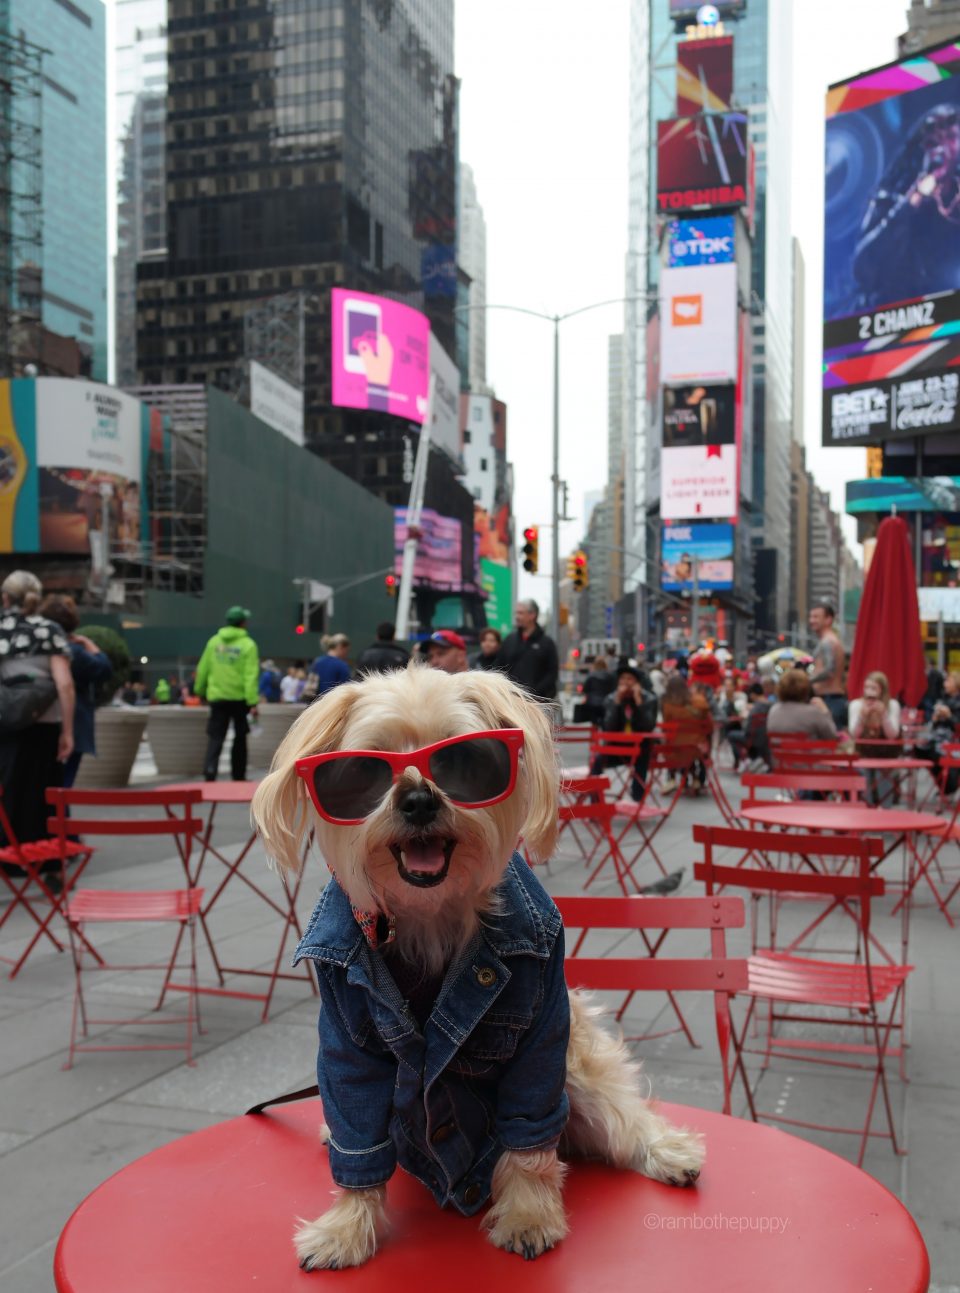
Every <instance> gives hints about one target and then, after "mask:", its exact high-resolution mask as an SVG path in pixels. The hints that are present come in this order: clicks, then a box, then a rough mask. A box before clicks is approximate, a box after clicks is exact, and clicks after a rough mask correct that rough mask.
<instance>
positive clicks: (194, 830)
mask: <svg viewBox="0 0 960 1293" xmlns="http://www.w3.org/2000/svg"><path fill="white" fill-rule="evenodd" d="M47 802H48V803H50V804H52V805H53V807H54V809H55V816H53V817H52V818H51V819H50V827H51V831H52V833H53V835H54V836H55V837H56V839H57V841H58V842H59V843H61V845H62V847H63V848H64V850H66V847H67V844H68V842H69V836H70V835H73V834H76V833H78V832H80V833H82V834H83V835H111V836H137V837H142V836H151V837H168V838H169V839H170V841H171V843H172V844H174V846H175V847H176V851H177V854H178V858H179V862H180V864H181V865H182V866H183V869H184V874H185V875H189V865H190V850H191V846H192V844H193V841H194V839H195V838H196V837H197V836H198V835H199V834H200V832H201V831H202V830H203V819H202V818H201V817H199V816H197V815H195V813H194V809H196V808H197V807H198V806H199V805H200V804H201V802H202V798H201V792H200V790H199V789H195V790H183V789H180V790H73V789H71V790H48V791H47ZM78 807H86V808H98V809H104V808H119V809H122V810H127V811H125V812H124V813H123V814H122V815H119V816H116V817H77V816H73V817H70V816H68V815H67V814H68V811H69V810H70V809H71V808H78ZM143 808H152V809H154V810H156V815H154V816H150V817H132V816H130V815H129V810H130V809H143ZM202 900H203V890H202V889H197V888H190V887H187V888H178V889H150V890H142V889H141V890H118V889H87V888H83V889H79V888H75V887H74V888H73V889H72V891H71V893H70V895H69V898H68V900H67V903H66V906H65V909H64V914H65V917H66V921H67V929H68V931H69V934H70V948H71V952H72V953H73V966H74V979H75V992H74V999H73V1012H72V1017H71V1021H70V1050H69V1054H68V1057H67V1062H66V1064H65V1065H64V1068H67V1069H69V1068H71V1067H72V1066H73V1057H74V1055H75V1054H76V1053H77V1052H80V1051H127V1050H130V1051H157V1050H183V1051H185V1052H186V1056H187V1063H188V1064H192V1063H193V1030H194V1023H195V1022H196V1024H197V1027H198V1028H199V1011H198V1008H197V994H196V988H197V945H196V925H197V914H198V912H199V911H200V906H201V903H202ZM101 921H103V922H115V921H124V922H140V923H150V924H153V923H164V924H167V923H169V924H173V925H175V926H176V936H175V939H174V944H173V950H172V952H171V953H170V957H169V959H168V960H167V961H165V962H162V963H159V964H158V963H144V962H139V963H134V964H131V965H127V964H124V965H118V964H116V963H112V962H106V961H104V959H103V958H102V957H99V956H98V957H97V958H96V960H97V963H96V964H95V965H92V966H91V965H87V964H86V961H85V957H84V952H85V950H88V949H89V944H88V943H87V941H86V938H85V935H84V929H85V926H86V925H88V924H90V923H94V922H101ZM185 932H186V933H187V935H188V940H189V985H188V987H187V988H186V989H185V990H186V992H187V1013H186V1018H185V1019H183V1018H182V1017H176V1018H167V1019H146V1018H144V1017H143V1016H142V1015H140V1016H135V1017H132V1018H126V1019H113V1018H93V1017H92V1016H91V1015H90V1014H88V1012H87V1004H86V999H85V996H84V975H85V974H88V973H90V971H91V970H107V971H118V970H122V971H133V970H138V971H139V970H153V971H157V970H163V971H164V977H163V983H162V986H161V989H160V995H159V998H158V1000H157V1004H156V1006H155V1007H154V1009H155V1010H160V1008H161V1007H162V1006H163V1003H164V998H165V997H166V994H167V990H168V988H169V987H172V985H171V978H172V976H173V973H174V970H175V968H176V963H177V955H178V953H179V951H180V945H181V943H182V942H183V936H184V933H185ZM91 1024H96V1025H111V1026H119V1025H138V1026H139V1025H155V1024H165V1025H177V1024H179V1025H184V1024H185V1026H186V1027H185V1034H186V1035H185V1038H184V1040H183V1041H182V1042H169V1043H156V1044H143V1043H136V1044H130V1045H125V1046H124V1045H117V1044H109V1045H97V1044H94V1043H90V1042H81V1041H78V1032H79V1034H80V1035H81V1036H82V1037H84V1038H85V1037H87V1036H88V1035H89V1028H90V1025H91Z"/></svg>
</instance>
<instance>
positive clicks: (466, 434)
mask: <svg viewBox="0 0 960 1293" xmlns="http://www.w3.org/2000/svg"><path fill="white" fill-rule="evenodd" d="M463 443H464V444H469V443H470V432H469V431H468V430H466V429H465V430H464V432H463Z"/></svg>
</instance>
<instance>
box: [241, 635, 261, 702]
mask: <svg viewBox="0 0 960 1293" xmlns="http://www.w3.org/2000/svg"><path fill="white" fill-rule="evenodd" d="M245 648H246V649H245V651H244V657H243V699H244V700H245V701H246V702H247V704H248V705H251V706H252V705H256V704H257V702H258V701H259V699H260V690H259V686H258V683H259V679H260V652H259V651H258V650H257V644H256V642H254V640H253V638H248V639H247V641H246V644H245Z"/></svg>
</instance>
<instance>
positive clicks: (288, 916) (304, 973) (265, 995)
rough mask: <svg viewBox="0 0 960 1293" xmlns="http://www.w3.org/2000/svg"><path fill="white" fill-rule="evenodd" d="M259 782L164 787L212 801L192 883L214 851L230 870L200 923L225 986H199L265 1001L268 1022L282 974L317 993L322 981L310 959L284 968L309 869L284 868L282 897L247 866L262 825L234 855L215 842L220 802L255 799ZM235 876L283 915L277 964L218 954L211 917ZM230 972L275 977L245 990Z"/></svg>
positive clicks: (297, 926)
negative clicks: (238, 961) (261, 987)
mask: <svg viewBox="0 0 960 1293" xmlns="http://www.w3.org/2000/svg"><path fill="white" fill-rule="evenodd" d="M258 785H259V782H256V781H205V782H199V783H198V782H196V781H184V782H182V783H178V784H175V785H172V786H166V787H164V788H165V789H167V790H184V789H191V790H196V789H199V790H200V792H201V794H202V796H203V802H204V803H205V804H209V805H210V813H209V816H208V817H207V825H206V827H205V829H204V832H203V836H202V837H201V840H200V848H199V852H198V858H197V865H196V869H195V870H194V871H193V873H192V875H191V874H190V872H189V869H188V868H186V867H185V870H187V880H188V882H189V884H190V886H191V887H192V888H196V887H197V885H198V883H199V880H200V873H201V871H202V870H203V864H204V862H205V861H206V859H207V856H208V855H211V856H213V857H215V858H216V859H217V861H218V862H222V863H223V865H224V866H225V867H226V875H224V876H223V877H222V878H221V880H220V883H219V884H218V885H217V886H216V888H213V887H212V885H211V886H210V888H211V889H212V892H211V894H210V897H209V898H208V899H207V901H206V902H205V903H204V905H203V909H202V911H201V912H200V927H201V929H202V930H203V935H204V938H205V939H206V943H207V947H208V948H209V951H210V956H211V957H212V959H213V966H214V969H215V970H216V972H217V978H218V980H219V987H206V986H203V985H201V986H199V987H197V988H196V989H195V991H196V992H198V993H201V994H206V995H208V996H217V997H238V998H240V1000H242V1001H262V1002H263V1011H262V1013H261V1016H260V1019H261V1022H266V1020H267V1017H268V1015H269V1013H270V1003H271V1001H272V1000H273V993H274V990H275V988H276V986H277V980H278V979H292V980H295V981H296V982H298V983H303V982H304V981H306V982H307V984H308V985H309V987H310V989H311V991H312V992H313V994H314V996H316V995H317V986H316V984H315V983H314V981H313V978H312V976H311V974H310V966H309V963H308V962H306V961H305V962H304V963H303V966H302V968H301V969H300V970H299V971H297V972H296V973H289V972H286V971H282V970H281V969H280V966H281V963H282V961H283V956H284V953H285V951H286V949H287V943H288V940H289V939H290V934H291V931H292V932H293V933H294V935H295V939H294V940H291V941H293V943H294V945H296V942H298V941H299V939H300V937H301V934H302V930H301V928H300V918H299V917H298V915H297V899H298V898H299V896H300V885H301V883H302V881H303V871H301V872H300V874H299V875H298V876H297V877H296V879H295V880H294V881H293V882H292V883H291V882H289V881H288V879H287V876H286V873H284V872H280V873H279V883H280V886H281V895H282V896H281V897H279V898H277V897H274V896H273V895H272V894H270V893H267V891H266V890H265V889H264V888H263V887H262V886H261V885H260V884H258V883H257V882H256V881H255V880H253V879H251V877H250V876H249V875H247V874H246V872H244V871H242V870H241V867H242V866H243V863H244V861H245V860H246V858H247V855H248V854H249V852H250V850H251V849H252V848H253V845H254V843H255V842H256V838H257V832H256V830H253V831H251V834H250V837H249V839H248V840H247V842H246V843H245V844H244V846H243V848H242V849H241V850H240V852H239V853H238V854H237V856H236V857H235V858H233V859H232V860H231V859H230V858H228V857H226V856H225V855H224V854H223V853H222V852H220V850H219V849H218V848H217V847H216V845H215V844H214V842H213V835H214V823H215V820H216V813H217V808H218V806H219V805H220V804H249V803H250V801H251V800H252V799H253V796H254V792H255V791H256V789H257V786H258ZM260 871H261V872H264V873H265V868H264V867H263V866H262V865H260ZM235 879H236V880H240V881H242V882H243V883H244V884H245V885H246V886H247V888H248V889H250V890H252V892H253V893H255V894H256V895H257V897H258V898H260V899H261V900H262V901H263V902H265V903H266V904H267V906H268V907H270V908H272V910H273V911H275V912H276V913H277V915H278V916H279V917H280V918H281V919H282V921H283V928H282V930H281V933H280V941H279V944H278V947H277V955H276V958H275V960H274V963H273V967H272V969H269V970H257V969H251V968H249V967H243V966H236V965H223V964H222V963H221V960H220V957H219V956H218V955H217V949H216V946H215V944H214V940H213V936H212V934H211V932H210V926H209V924H208V919H209V916H210V913H211V911H212V910H213V908H214V907H215V906H216V904H217V902H218V901H219V899H220V898H221V896H222V895H223V892H224V890H225V889H226V888H227V886H228V885H229V884H230V882H231V881H232V880H235ZM209 883H210V882H209V881H208V885H209ZM225 974H243V975H252V976H255V977H258V978H263V979H268V980H269V983H268V984H267V987H266V991H265V992H243V991H241V990H240V989H238V988H227V987H226V986H225V980H224V975H225ZM170 986H171V988H176V989H177V990H179V991H184V990H186V989H184V988H183V986H182V985H180V984H171V985H170Z"/></svg>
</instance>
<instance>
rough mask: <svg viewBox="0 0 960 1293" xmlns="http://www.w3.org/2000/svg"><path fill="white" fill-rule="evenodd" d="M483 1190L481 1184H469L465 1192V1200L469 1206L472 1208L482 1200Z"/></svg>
mask: <svg viewBox="0 0 960 1293" xmlns="http://www.w3.org/2000/svg"><path fill="white" fill-rule="evenodd" d="M481 1195H482V1191H481V1189H480V1186H479V1185H468V1186H467V1188H466V1189H465V1190H464V1192H463V1201H464V1203H465V1204H466V1205H467V1207H468V1208H472V1207H473V1205H474V1204H475V1203H479V1202H480V1198H481Z"/></svg>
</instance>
